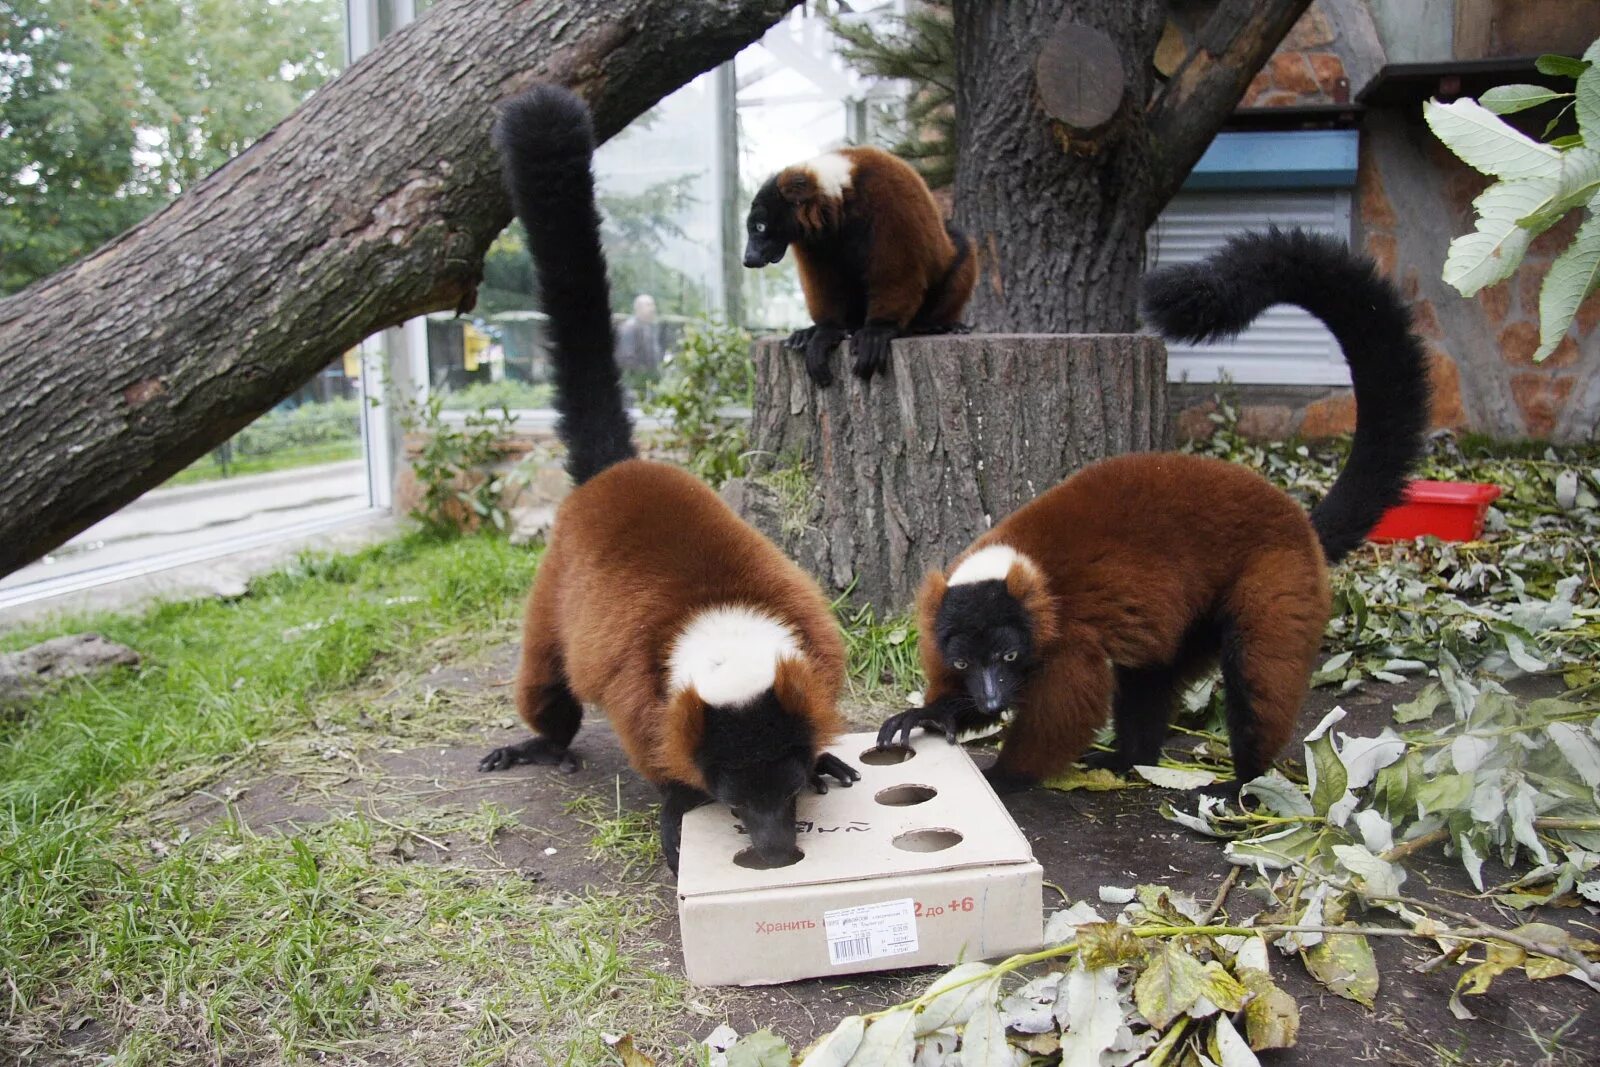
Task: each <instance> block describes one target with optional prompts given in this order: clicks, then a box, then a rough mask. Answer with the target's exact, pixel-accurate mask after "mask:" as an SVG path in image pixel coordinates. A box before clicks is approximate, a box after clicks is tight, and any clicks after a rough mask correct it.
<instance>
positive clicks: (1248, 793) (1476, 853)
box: [635, 402, 1600, 1067]
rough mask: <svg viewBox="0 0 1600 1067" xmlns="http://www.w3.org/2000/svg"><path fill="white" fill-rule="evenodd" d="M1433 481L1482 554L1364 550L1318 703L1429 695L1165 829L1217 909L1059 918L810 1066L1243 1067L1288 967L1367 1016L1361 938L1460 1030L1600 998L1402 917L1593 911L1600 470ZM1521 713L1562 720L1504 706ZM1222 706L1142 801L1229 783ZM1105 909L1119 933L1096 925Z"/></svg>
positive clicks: (1284, 452)
mask: <svg viewBox="0 0 1600 1067" xmlns="http://www.w3.org/2000/svg"><path fill="white" fill-rule="evenodd" d="M1215 421H1216V422H1217V423H1218V427H1217V432H1216V433H1214V434H1213V435H1212V436H1211V438H1210V439H1209V440H1207V441H1205V442H1202V443H1199V444H1197V445H1195V446H1192V447H1193V448H1195V449H1196V450H1198V451H1203V452H1206V453H1209V454H1213V455H1219V456H1222V457H1224V458H1227V459H1229V460H1231V461H1234V462H1240V463H1244V464H1246V465H1249V466H1252V467H1254V468H1256V469H1257V470H1260V471H1261V472H1262V473H1264V474H1265V475H1266V476H1267V477H1269V478H1270V479H1271V480H1273V481H1274V482H1275V483H1276V484H1278V485H1280V486H1282V487H1283V488H1285V489H1286V490H1287V491H1289V492H1290V493H1291V494H1294V495H1296V496H1298V497H1300V498H1301V499H1302V500H1303V501H1304V502H1305V503H1307V504H1308V505H1309V504H1310V503H1311V502H1313V501H1314V500H1316V499H1318V498H1320V497H1321V495H1322V494H1323V493H1325V492H1326V490H1327V488H1328V486H1329V485H1330V484H1331V483H1332V481H1333V478H1334V476H1335V475H1336V474H1337V472H1338V467H1339V465H1340V463H1341V462H1342V459H1343V454H1342V453H1343V448H1342V447H1341V446H1338V445H1331V446H1326V447H1313V446H1307V445H1300V444H1293V443H1290V444H1281V443H1279V444H1260V443H1255V442H1249V441H1245V440H1243V439H1242V438H1241V437H1240V436H1239V435H1238V434H1237V432H1236V431H1235V425H1234V417H1233V410H1232V407H1231V405H1229V404H1227V403H1226V402H1224V403H1222V405H1221V406H1220V409H1219V411H1218V413H1217V416H1216V419H1215ZM1420 473H1421V475H1422V476H1423V477H1428V478H1434V479H1440V480H1455V481H1483V482H1492V483H1494V484H1496V485H1499V486H1500V487H1501V488H1502V490H1503V495H1502V497H1501V499H1500V501H1499V502H1498V504H1497V505H1496V506H1495V507H1494V508H1493V509H1492V510H1491V512H1490V514H1489V516H1488V526H1487V530H1486V533H1485V535H1484V538H1483V539H1482V540H1481V541H1476V542H1470V543H1465V544H1442V543H1438V542H1433V541H1420V542H1418V543H1415V544H1404V545H1386V546H1371V547H1369V548H1367V549H1364V550H1363V551H1362V552H1361V553H1359V554H1358V555H1357V556H1356V557H1355V558H1354V559H1353V560H1352V561H1351V562H1349V563H1347V564H1346V565H1345V566H1343V567H1341V568H1340V569H1339V570H1338V571H1336V572H1335V573H1334V575H1333V581H1334V586H1335V591H1336V596H1337V598H1338V603H1337V606H1336V609H1335V612H1334V618H1333V619H1332V620H1331V621H1330V623H1329V627H1328V632H1327V643H1328V647H1329V649H1330V652H1331V654H1330V657H1329V659H1328V660H1327V661H1326V662H1325V663H1324V665H1323V667H1322V669H1321V670H1320V671H1319V672H1318V675H1317V678H1316V682H1317V684H1319V685H1323V686H1329V687H1337V689H1338V690H1340V692H1341V693H1344V692H1350V691H1353V690H1356V689H1358V688H1361V687H1371V686H1388V685H1391V684H1394V683H1401V682H1408V681H1412V680H1413V679H1422V678H1426V679H1427V681H1426V683H1425V684H1424V685H1423V686H1422V687H1421V689H1420V690H1416V687H1415V683H1414V681H1412V687H1411V689H1409V690H1408V692H1413V691H1414V692H1415V693H1416V695H1415V697H1414V698H1413V699H1411V700H1407V701H1404V702H1402V703H1399V704H1397V705H1396V706H1395V707H1394V722H1393V723H1392V724H1390V725H1387V726H1384V727H1382V728H1381V729H1379V730H1378V731H1377V733H1376V735H1374V736H1354V735H1351V734H1348V733H1345V732H1342V731H1340V730H1339V729H1337V728H1338V727H1339V726H1340V725H1341V724H1342V723H1344V722H1345V721H1346V719H1347V716H1346V713H1345V712H1344V711H1343V710H1342V709H1339V708H1335V709H1334V710H1333V711H1331V712H1330V713H1329V714H1328V715H1327V716H1326V717H1325V718H1324V719H1323V721H1322V722H1321V723H1320V724H1318V726H1317V727H1316V728H1315V729H1314V730H1313V731H1312V732H1311V733H1310V735H1309V736H1308V738H1307V739H1306V742H1305V745H1304V750H1303V763H1301V764H1298V765H1297V764H1296V763H1294V762H1290V763H1287V764H1286V765H1285V768H1284V769H1281V770H1274V771H1272V772H1270V773H1269V774H1267V775H1266V776H1264V777H1262V778H1259V779H1257V780H1256V781H1254V782H1252V783H1250V784H1249V785H1248V786H1247V787H1246V790H1245V798H1246V799H1245V800H1244V801H1243V802H1242V803H1241V804H1227V803H1224V802H1222V801H1218V800H1213V799H1210V798H1200V799H1195V798H1193V797H1192V796H1186V797H1185V799H1184V800H1183V801H1181V802H1178V803H1174V804H1170V805H1167V806H1165V807H1163V809H1162V810H1163V814H1165V815H1166V816H1167V817H1168V818H1169V819H1172V820H1173V821H1175V822H1177V823H1180V824H1182V825H1184V826H1186V827H1188V828H1189V829H1191V830H1193V831H1195V832H1197V833H1200V834H1204V835H1206V836H1208V837H1212V838H1215V839H1217V840H1218V841H1219V844H1220V849H1219V859H1222V860H1225V861H1226V862H1227V863H1229V864H1231V865H1233V872H1232V873H1231V874H1230V876H1229V877H1228V879H1227V880H1226V881H1225V883H1224V886H1223V889H1222V891H1221V892H1220V893H1219V894H1218V896H1217V898H1216V899H1215V900H1213V901H1210V902H1201V901H1197V900H1195V899H1194V898H1193V897H1192V896H1189V895H1186V894H1184V893H1181V892H1178V891H1176V890H1173V889H1171V888H1170V887H1165V886H1160V885H1138V886H1133V887H1120V886H1102V887H1100V889H1099V893H1098V896H1099V900H1098V901H1097V902H1094V903H1091V902H1087V901H1079V902H1076V903H1074V904H1072V906H1071V907H1068V908H1065V909H1063V910H1061V911H1058V912H1056V913H1055V914H1054V915H1052V916H1051V917H1050V920H1049V922H1048V924H1047V929H1046V941H1047V945H1046V947H1045V948H1043V949H1041V950H1040V951H1038V952H1034V953H1030V954H1027V955H1022V956H1016V957H1012V958H1011V959H1008V960H1005V961H1003V962H1000V963H997V964H986V963H968V964H962V965H960V966H958V967H956V968H954V969H952V970H951V971H949V972H947V973H946V974H944V975H943V976H941V977H940V978H938V979H937V980H935V981H934V982H932V983H931V984H930V985H929V986H928V988H927V989H926V991H925V992H923V993H922V994H921V995H919V996H918V997H916V998H914V999H913V1000H910V1001H907V1002H906V1003H903V1004H899V1005H895V1006H893V1007H890V1008H887V1009H884V1010H882V1011H877V1012H872V1013H870V1014H863V1015H854V1016H850V1017H848V1018H846V1019H844V1020H842V1021H841V1022H839V1023H838V1024H837V1026H836V1027H835V1028H834V1029H833V1031H832V1032H831V1033H829V1034H827V1035H826V1036H824V1037H822V1038H820V1039H819V1040H818V1041H817V1042H815V1043H814V1044H813V1045H812V1046H811V1047H810V1048H809V1049H807V1050H805V1051H804V1052H802V1053H801V1054H800V1056H799V1058H798V1062H800V1063H802V1064H803V1065H805V1067H847V1065H848V1067H872V1065H877V1064H906V1065H913V1064H914V1065H915V1067H939V1065H953V1064H957V1063H959V1064H960V1065H961V1067H977V1065H980V1064H982V1065H991V1064H993V1065H1005V1067H1020V1065H1022V1064H1025V1063H1040V1062H1045V1063H1056V1062H1059V1063H1061V1064H1063V1065H1081V1067H1114V1065H1132V1064H1139V1065H1147V1067H1162V1065H1174V1067H1176V1065H1182V1067H1217V1065H1221V1067H1249V1065H1253V1064H1256V1063H1258V1062H1259V1061H1258V1059H1257V1053H1258V1052H1260V1051H1263V1050H1266V1049H1272V1048H1281V1047H1287V1046H1290V1045H1293V1044H1294V1042H1295V1040H1296V1037H1297V1034H1298V1029H1299V1011H1300V1009H1299V1006H1298V1005H1297V1004H1296V1002H1295V999H1294V998H1293V997H1292V996H1291V995H1290V994H1289V993H1288V992H1287V991H1285V989H1284V988H1283V986H1282V985H1280V984H1279V981H1278V980H1277V979H1276V978H1275V977H1274V974H1275V970H1276V969H1277V968H1283V967H1299V968H1303V969H1304V971H1305V972H1306V973H1307V974H1308V975H1309V976H1310V977H1311V978H1313V979H1315V980H1316V981H1317V982H1320V983H1321V984H1322V985H1323V986H1324V987H1326V988H1327V989H1328V990H1329V991H1330V992H1332V993H1334V994H1337V995H1339V996H1341V997H1345V998H1347V999H1350V1000H1352V1001H1356V1002H1358V1003H1361V1004H1363V1005H1367V1006H1369V1007H1370V1006H1372V1005H1373V1004H1374V1003H1375V1002H1376V1000H1377V998H1378V997H1379V996H1380V991H1381V985H1382V979H1381V976H1380V974H1379V971H1378V968H1377V964H1376V961H1375V958H1374V954H1373V951H1372V939H1374V938H1382V937H1399V938H1407V939H1410V940H1412V941H1413V942H1416V943H1423V944H1428V945H1430V946H1431V947H1432V949H1433V952H1434V955H1433V958H1432V959H1430V960H1429V961H1428V962H1427V963H1426V964H1424V967H1425V968H1427V969H1438V968H1442V967H1452V968H1454V969H1455V973H1456V977H1457V981H1456V985H1455V993H1454V995H1453V996H1452V998H1451V1002H1450V1008H1451V1010H1452V1011H1454V1012H1455V1014H1456V1015H1457V1016H1458V1017H1460V1018H1471V1017H1472V1009H1471V1006H1470V1005H1471V1003H1472V998H1473V997H1474V996H1479V995H1481V994H1483V993H1484V992H1486V991H1487V990H1488V989H1489V988H1490V986H1491V984H1492V983H1493V982H1494V980H1495V979H1496V978H1497V977H1498V976H1500V975H1502V974H1505V973H1508V972H1512V971H1521V972H1522V973H1524V974H1526V976H1527V977H1528V978H1530V979H1533V980H1541V981H1542V980H1558V979H1564V980H1568V981H1581V982H1583V983H1585V984H1587V985H1589V986H1591V987H1592V988H1594V989H1595V990H1597V991H1600V943H1597V942H1595V941H1591V940H1587V939H1585V938H1583V937H1580V936H1578V935H1577V934H1575V933H1574V932H1572V931H1571V930H1569V929H1563V928H1561V927H1558V926H1555V925H1552V924H1549V923H1544V922H1537V921H1529V922H1520V923H1519V922H1515V921H1510V922H1506V923H1503V924H1501V925H1491V924H1488V923H1486V922H1484V921H1483V920H1481V919H1480V918H1478V917H1477V916H1475V915H1473V914H1469V913H1466V912H1461V911H1455V910H1452V909H1450V908H1447V907H1443V906H1441V905H1439V904H1437V903H1434V902H1432V901H1425V900H1422V899H1419V898H1415V897H1412V896H1409V895H1407V892H1406V888H1407V886H1406V883H1407V879H1408V876H1409V875H1408V871H1407V869H1406V866H1405V861H1406V860H1407V858H1408V857H1412V856H1415V855H1417V854H1419V853H1421V852H1423V850H1433V851H1434V852H1435V853H1436V854H1437V853H1442V854H1443V855H1444V856H1445V857H1447V858H1449V859H1451V860H1453V861H1454V862H1459V863H1460V864H1461V865H1462V867H1463V869H1464V870H1465V872H1466V875H1467V876H1468V877H1469V878H1470V879H1471V881H1472V883H1473V885H1474V886H1475V887H1476V888H1477V890H1478V891H1479V893H1480V894H1482V896H1483V898H1485V899H1488V900H1492V901H1494V902H1495V903H1497V904H1502V905H1508V906H1509V907H1510V908H1513V909H1527V908H1530V907H1533V906H1536V905H1544V904H1550V903H1559V904H1566V905H1577V906H1583V905H1590V906H1592V905H1595V904H1600V700H1597V697H1596V692H1597V690H1600V684H1597V679H1596V669H1597V665H1600V590H1597V584H1596V577H1595V576H1596V573H1597V572H1596V568H1595V566H1594V561H1593V558H1592V556H1591V550H1590V548H1589V547H1588V546H1589V543H1590V542H1591V540H1592V539H1593V538H1594V535H1595V533H1596V531H1597V528H1600V511H1597V503H1600V450H1596V449H1571V450H1566V451H1556V450H1550V449H1538V450H1534V451H1530V452H1527V454H1523V455H1510V454H1505V453H1503V452H1502V453H1500V454H1496V455H1485V454H1482V450H1481V449H1479V448H1478V447H1476V446H1473V445H1471V444H1470V443H1468V444H1462V443H1461V442H1458V441H1456V440H1455V439H1454V438H1451V437H1448V436H1443V437H1439V438H1437V439H1435V440H1434V441H1433V442H1432V443H1431V448H1430V455H1429V457H1428V458H1427V460H1426V462H1425V464H1424V469H1423V471H1422V472H1420ZM1530 688H1531V689H1532V690H1537V691H1541V692H1549V691H1552V690H1554V691H1556V695H1551V696H1539V697H1537V698H1528V697H1526V696H1524V697H1521V698H1519V697H1518V696H1516V695H1514V692H1516V691H1521V692H1523V693H1525V694H1526V693H1527V692H1528V691H1530ZM1216 696H1217V695H1216V693H1215V686H1214V685H1212V684H1211V683H1202V684H1201V685H1200V686H1198V687H1196V689H1195V690H1194V691H1193V692H1191V694H1189V701H1188V702H1189V705H1190V707H1191V709H1192V710H1193V711H1195V712H1196V715H1195V717H1193V718H1192V719H1191V720H1190V723H1191V725H1190V726H1189V727H1188V728H1186V729H1184V730H1183V733H1184V734H1186V735H1188V736H1190V737H1198V738H1199V739H1200V744H1199V746H1198V747H1197V748H1196V749H1194V750H1193V751H1190V752H1186V753H1183V754H1182V759H1181V760H1176V759H1167V760H1164V761H1163V765H1162V766H1161V767H1155V768H1141V769H1140V772H1141V776H1142V777H1144V778H1145V779H1146V780H1147V781H1148V782H1149V783H1151V784H1153V785H1155V786H1157V787H1164V788H1170V789H1189V788H1193V787H1194V786H1196V785H1201V784H1205V783H1207V782H1209V781H1211V780H1213V779H1214V778H1216V777H1219V776H1221V775H1223V774H1225V773H1226V770H1227V768H1226V761H1225V758H1224V754H1225V753H1226V751H1227V748H1226V739H1225V737H1223V736H1221V735H1220V734H1218V733H1216V732H1214V731H1213V730H1212V729H1210V728H1209V725H1210V721H1209V718H1208V716H1210V715H1212V714H1215V713H1216V712H1217V711H1218V710H1219V709H1218V707H1217V704H1218V703H1219V702H1218V701H1217V699H1216ZM1302 768H1303V770H1302ZM1080 773H1104V772H1080ZM1057 784H1058V785H1067V786H1076V787H1083V786H1084V785H1088V787H1090V788H1099V787H1102V785H1103V783H1098V782H1095V783H1088V782H1080V781H1077V780H1076V779H1075V780H1074V781H1073V782H1072V783H1057ZM1114 784H1126V783H1114ZM1174 795H1176V794H1174ZM1235 883H1242V886H1241V887H1242V888H1248V889H1250V890H1252V892H1251V894H1250V896H1251V897H1252V898H1253V902H1252V903H1250V904H1249V905H1247V906H1245V905H1240V906H1237V907H1236V908H1235V911H1236V912H1237V913H1238V914H1239V915H1241V916H1244V917H1241V918H1232V917H1230V916H1229V914H1228V911H1227V909H1226V908H1225V904H1226V902H1227V898H1228V894H1229V891H1230V890H1231V889H1232V888H1233V887H1234V885H1235ZM1241 896H1243V894H1241ZM1261 901H1266V902H1267V903H1266V905H1265V906H1264V907H1263V906H1262V905H1261V903H1260V902H1261ZM1106 905H1110V906H1112V907H1116V908H1120V909H1121V910H1120V911H1119V912H1117V913H1116V914H1114V915H1111V916H1110V917H1102V915H1101V909H1103V908H1104V907H1105V906H1106ZM1251 912H1253V914H1251ZM1280 973H1281V972H1280ZM698 1055H699V1062H701V1063H704V1064H707V1065H708V1067H757V1065H760V1067H780V1065H785V1064H789V1063H790V1062H791V1054H790V1050H789V1048H788V1047H787V1046H786V1045H785V1044H784V1043H783V1041H782V1040H781V1039H779V1038H777V1037H776V1036H774V1035H772V1034H771V1033H769V1032H766V1031H759V1032H757V1033H755V1034H751V1035H748V1036H746V1037H743V1038H740V1037H739V1036H738V1035H737V1034H734V1033H733V1032H732V1031H731V1030H729V1029H727V1028H726V1027H721V1028H719V1029H718V1031H717V1032H716V1033H714V1034H712V1035H711V1037H709V1038H708V1039H707V1041H706V1043H705V1044H704V1045H703V1046H702V1047H701V1048H700V1050H699V1052H698ZM635 1062H638V1061H635Z"/></svg>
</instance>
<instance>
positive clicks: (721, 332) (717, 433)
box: [642, 319, 755, 486]
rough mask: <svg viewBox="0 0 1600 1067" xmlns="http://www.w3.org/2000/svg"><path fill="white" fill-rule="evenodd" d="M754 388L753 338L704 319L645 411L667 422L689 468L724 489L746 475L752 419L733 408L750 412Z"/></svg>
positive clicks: (692, 328) (653, 388)
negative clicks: (731, 409)
mask: <svg viewBox="0 0 1600 1067" xmlns="http://www.w3.org/2000/svg"><path fill="white" fill-rule="evenodd" d="M754 386H755V367H754V365H753V364H752V363H751V362H750V335H749V334H748V333H746V332H745V331H743V330H741V329H739V328H738V327H737V326H730V325H728V324H727V323H725V322H719V321H716V320H712V319H702V320H699V321H695V322H691V323H689V324H688V325H687V326H686V327H685V329H684V331H683V339H682V341H680V342H679V344H678V346H677V347H676V348H675V349H673V351H672V352H671V353H670V354H668V356H667V358H666V361H665V365H664V366H663V368H662V373H661V378H660V380H659V381H657V382H655V383H654V384H652V385H650V386H649V387H648V388H647V389H646V391H645V395H644V399H643V405H642V406H643V408H644V411H645V413H646V414H648V415H653V416H656V417H658V418H662V419H665V420H666V422H667V425H668V426H669V427H670V429H671V436H672V443H673V444H674V445H676V446H677V447H680V448H682V449H683V450H684V451H685V452H687V453H688V465H689V469H690V470H692V471H694V473H695V474H697V475H699V476H700V477H701V478H704V479H705V480H706V481H707V482H709V483H710V484H711V485H713V486H718V485H721V484H722V483H723V482H725V481H727V480H728V479H729V478H737V477H738V476H740V475H741V474H743V473H744V466H745V452H746V451H747V449H748V447H749V445H748V440H749V428H748V427H749V424H748V420H746V419H744V418H741V417H739V416H736V415H730V414H728V411H727V409H729V408H734V407H743V408H748V407H749V406H750V403H751V391H752V389H753V388H754Z"/></svg>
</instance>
